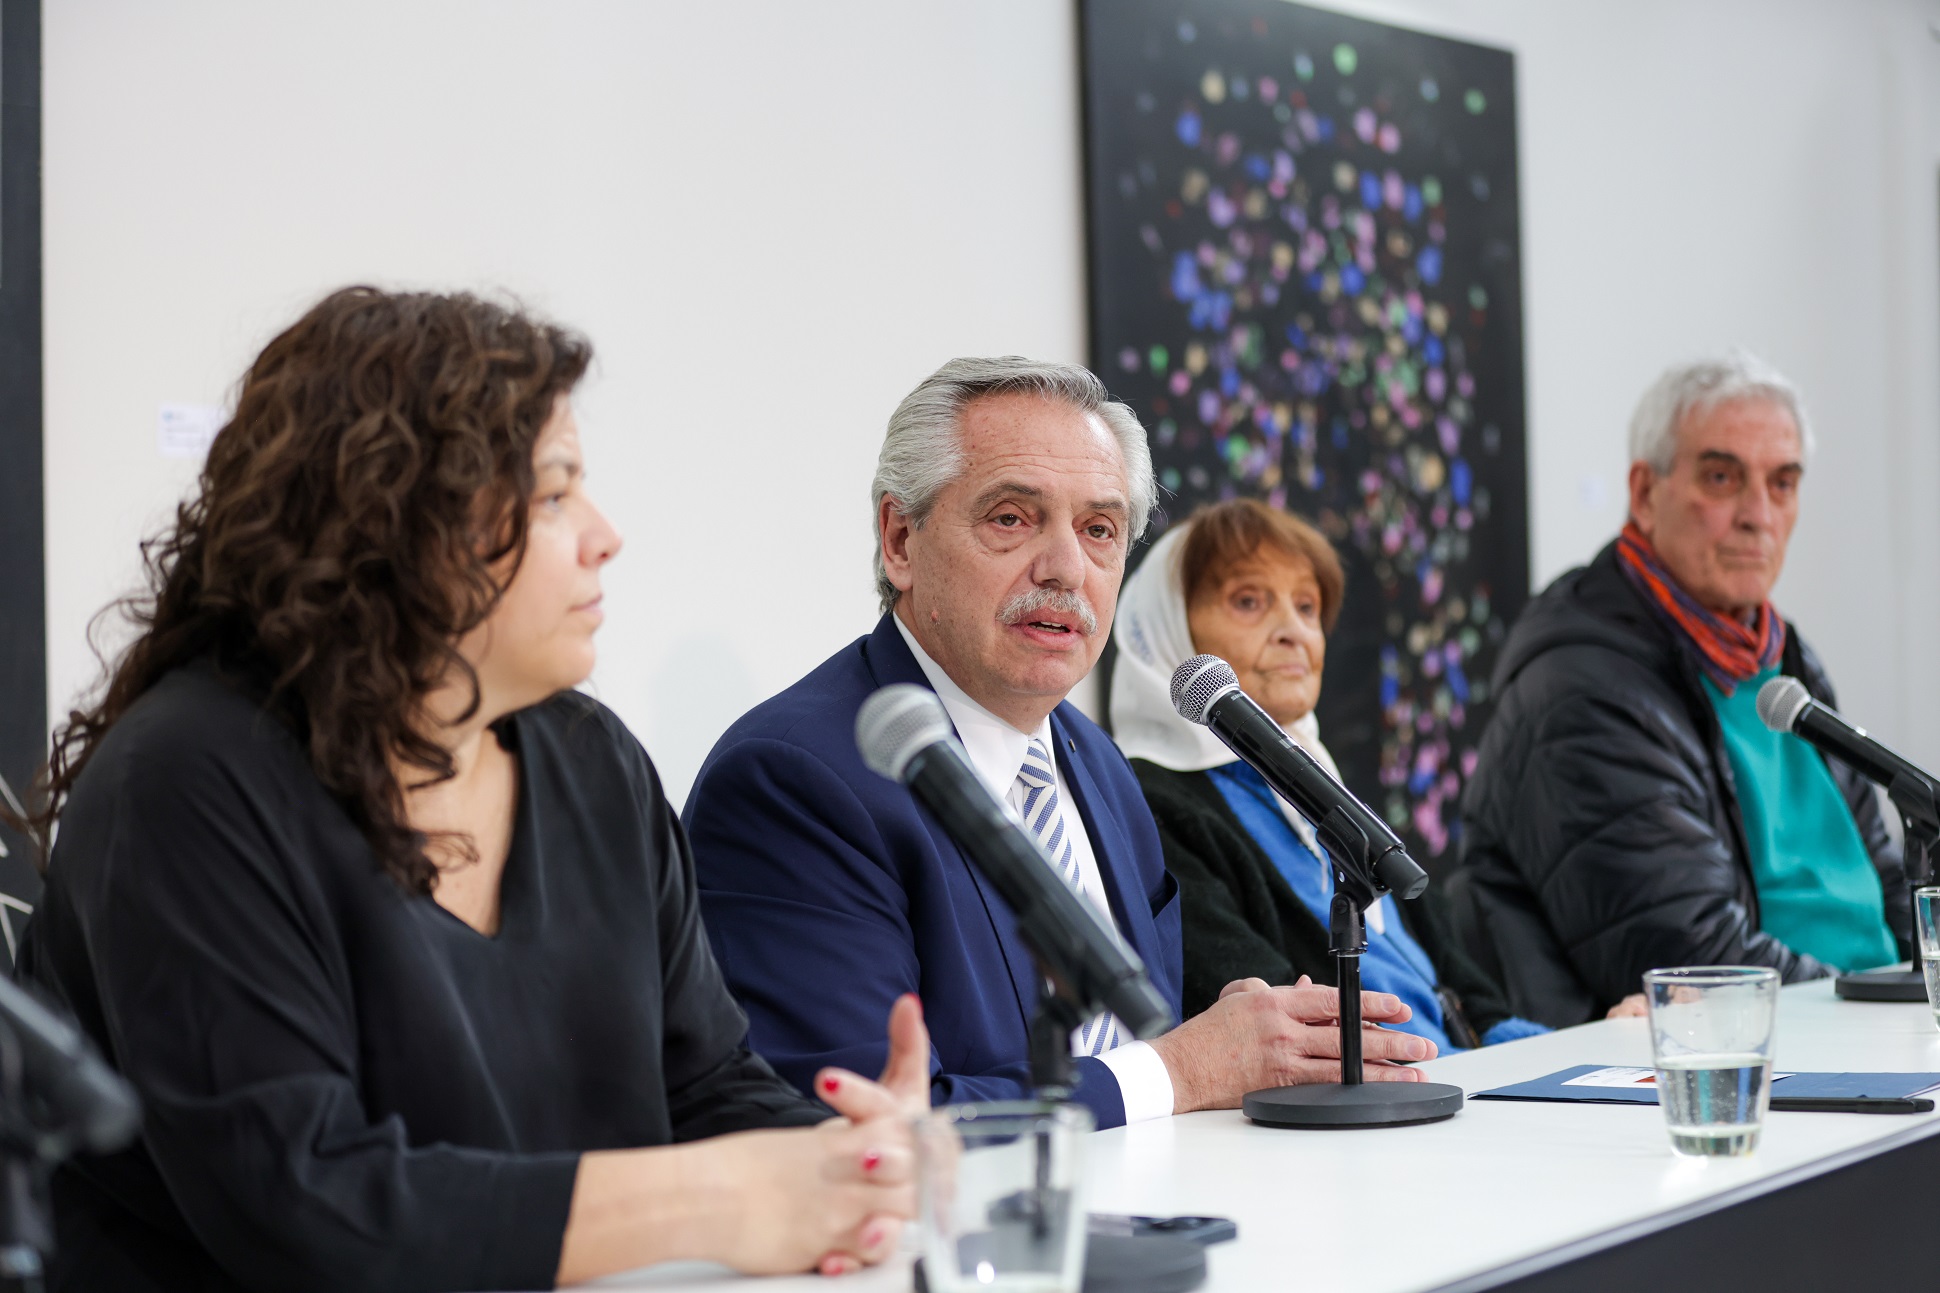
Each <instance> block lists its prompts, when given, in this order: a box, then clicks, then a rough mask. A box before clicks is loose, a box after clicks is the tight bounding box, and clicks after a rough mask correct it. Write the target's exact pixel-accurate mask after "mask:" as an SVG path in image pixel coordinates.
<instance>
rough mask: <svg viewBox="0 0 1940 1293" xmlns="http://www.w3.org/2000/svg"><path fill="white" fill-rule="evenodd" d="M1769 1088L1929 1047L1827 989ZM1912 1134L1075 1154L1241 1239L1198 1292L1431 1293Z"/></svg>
mask: <svg viewBox="0 0 1940 1293" xmlns="http://www.w3.org/2000/svg"><path fill="white" fill-rule="evenodd" d="M1592 1063H1594V1064H1623V1065H1648V1064H1649V1063H1650V1039H1649V1035H1648V1032H1647V1024H1646V1021H1644V1020H1642V1019H1620V1020H1608V1021H1604V1022H1599V1023H1593V1024H1585V1025H1582V1026H1581V1027H1577V1028H1571V1029H1567V1030H1565V1031H1562V1032H1558V1033H1551V1034H1549V1035H1547V1036H1542V1037H1532V1038H1528V1039H1526V1040H1523V1041H1519V1042H1511V1043H1509V1044H1507V1045H1504V1046H1493V1047H1488V1048H1486V1049H1483V1050H1479V1051H1472V1052H1468V1053H1466V1054H1461V1055H1452V1056H1449V1057H1447V1058H1445V1059H1438V1060H1433V1061H1431V1062H1429V1063H1426V1064H1423V1065H1421V1066H1420V1067H1421V1068H1422V1069H1423V1070H1424V1071H1425V1073H1426V1074H1427V1075H1428V1076H1429V1077H1430V1078H1432V1079H1433V1080H1436V1081H1441V1082H1453V1083H1455V1084H1457V1085H1459V1086H1461V1087H1463V1088H1464V1089H1465V1090H1467V1091H1469V1092H1470V1093H1471V1094H1473V1093H1474V1092H1477V1091H1486V1090H1489V1089H1490V1088H1493V1087H1499V1086H1505V1085H1508V1084H1509V1083H1512V1082H1521V1081H1526V1080H1528V1079H1530V1078H1536V1077H1541V1076H1543V1075H1544V1074H1547V1073H1553V1072H1555V1071H1557V1070H1559V1069H1564V1068H1568V1067H1570V1066H1571V1065H1575V1064H1592ZM1776 1067H1777V1069H1778V1070H1779V1071H1781V1072H1784V1071H1801V1072H1819V1071H1831V1072H1837V1071H1848V1072H1920V1071H1933V1072H1940V1029H1936V1027H1935V1024H1934V1019H1933V1015H1932V1013H1931V1012H1930V1011H1928V1010H1927V1009H1926V1007H1925V1006H1923V1005H1908V1004H1873V1003H1865V1002H1849V1001H1841V1000H1839V999H1838V998H1836V997H1835V996H1834V995H1833V993H1832V984H1831V982H1830V981H1819V982H1815V983H1806V984H1799V985H1797V986H1794V987H1790V988H1786V989H1785V990H1784V991H1783V992H1782V993H1781V994H1780V1006H1779V1023H1778V1046H1777V1062H1776ZM1936 1119H1940V1112H1935V1113H1931V1114H1913V1115H1893V1116H1881V1115H1862V1114H1823V1113H1773V1114H1769V1115H1767V1118H1766V1123H1765V1132H1764V1136H1763V1139H1762V1143H1761V1144H1760V1145H1759V1148H1758V1150H1757V1152H1756V1153H1755V1154H1752V1155H1751V1156H1749V1157H1747V1158H1742V1159H1712V1160H1695V1159H1684V1158H1679V1157H1677V1156H1676V1155H1674V1154H1673V1153H1672V1152H1671V1148H1670V1141H1669V1139H1668V1137H1667V1136H1666V1134H1665V1131H1664V1120H1663V1114H1662V1113H1661V1111H1660V1110H1659V1109H1657V1107H1656V1106H1654V1105H1642V1106H1636V1105H1592V1104H1540V1103H1530V1102H1520V1101H1516V1102H1512V1101H1500V1100H1472V1101H1470V1102H1469V1103H1468V1105H1467V1107H1465V1108H1464V1109H1463V1110H1462V1112H1461V1113H1459V1114H1457V1115H1456V1116H1455V1117H1454V1118H1452V1119H1449V1120H1448V1121H1446V1122H1440V1123H1434V1124H1431V1125H1429V1126H1425V1127H1400V1128H1394V1129H1386V1130H1372V1131H1284V1130H1277V1129H1273V1128H1267V1127H1256V1126H1254V1125H1253V1124H1251V1123H1249V1122H1247V1121H1246V1120H1245V1119H1244V1118H1243V1117H1241V1115H1240V1114H1239V1113H1238V1112H1237V1111H1232V1112H1216V1113H1196V1114H1187V1115H1183V1116H1181V1117H1176V1118H1168V1119H1160V1120H1158V1121H1154V1122H1148V1123H1142V1124H1139V1125H1137V1126H1133V1127H1123V1128H1117V1129H1114V1130H1111V1131H1103V1132H1098V1133H1095V1134H1094V1135H1093V1136H1092V1137H1091V1138H1090V1139H1089V1141H1088V1142H1087V1145H1086V1178H1087V1185H1088V1188H1089V1190H1090V1197H1089V1198H1088V1199H1087V1200H1086V1206H1087V1207H1088V1208H1089V1209H1090V1210H1091V1211H1093V1212H1130V1213H1147V1214H1156V1215H1178V1214H1191V1215H1216V1216H1224V1217H1231V1218H1232V1219H1234V1220H1235V1221H1236V1222H1238V1223H1239V1238H1238V1239H1237V1240H1234V1241H1232V1242H1229V1243H1224V1244H1219V1245H1216V1246H1214V1247H1213V1248H1211V1249H1210V1250H1209V1264H1210V1272H1209V1279H1208V1281H1207V1283H1206V1285H1205V1286H1204V1287H1205V1288H1206V1289H1208V1290H1210V1291H1211V1293H1220V1291H1222V1290H1240V1289H1246V1290H1253V1289H1265V1288H1290V1287H1295V1286H1298V1287H1302V1288H1313V1289H1330V1288H1353V1289H1356V1290H1365V1291H1366V1293H1388V1291H1392V1293H1403V1291H1404V1290H1408V1291H1417V1293H1418V1291H1421V1290H1430V1289H1439V1288H1442V1287H1444V1286H1446V1285H1449V1284H1451V1283H1456V1282H1461V1281H1464V1280H1465V1279H1467V1278H1470V1277H1474V1278H1475V1279H1476V1282H1477V1285H1478V1286H1481V1285H1485V1284H1487V1283H1490V1282H1493V1281H1492V1280H1491V1279H1490V1278H1489V1276H1488V1273H1490V1272H1499V1273H1500V1274H1501V1275H1502V1276H1504V1277H1507V1276H1508V1275H1509V1274H1510V1273H1511V1271H1512V1270H1513V1269H1514V1268H1515V1267H1517V1265H1518V1264H1519V1263H1528V1262H1531V1261H1532V1260H1534V1261H1536V1262H1538V1263H1540V1261H1541V1260H1542V1259H1543V1255H1544V1254H1553V1253H1554V1252H1555V1251H1556V1250H1558V1249H1566V1248H1569V1247H1570V1246H1572V1245H1582V1244H1585V1243H1586V1242H1589V1243H1594V1242H1595V1237H1597V1236H1609V1235H1611V1234H1613V1233H1617V1234H1621V1233H1622V1232H1624V1231H1626V1230H1634V1229H1650V1228H1653V1227H1654V1226H1655V1225H1658V1224H1662V1223H1664V1222H1665V1221H1667V1220H1671V1219H1675V1218H1677V1217H1680V1216H1686V1215H1692V1214H1695V1213H1699V1212H1702V1211H1705V1210H1706V1209H1707V1208H1715V1207H1719V1206H1725V1205H1727V1204H1729V1203H1730V1202H1732V1201H1733V1200H1734V1197H1736V1196H1741V1195H1746V1194H1749V1193H1754V1192H1756V1191H1757V1190H1758V1189H1760V1188H1761V1187H1771V1186H1775V1185H1778V1184H1781V1183H1783V1182H1784V1181H1786V1180H1787V1179H1790V1178H1802V1177H1809V1176H1811V1175H1814V1174H1815V1173H1818V1172H1822V1171H1825V1170H1828V1169H1829V1168H1830V1167H1832V1166H1835V1165H1837V1164H1839V1163H1841V1162H1844V1161H1847V1160H1850V1159H1853V1158H1857V1157H1863V1156H1865V1155H1867V1154H1868V1153H1870V1152H1876V1151H1878V1150H1881V1149H1883V1148H1885V1147H1887V1145H1888V1144H1890V1143H1892V1142H1896V1141H1899V1140H1902V1139H1904V1138H1906V1137H1907V1136H1908V1135H1909V1133H1911V1134H1913V1135H1918V1134H1920V1133H1921V1131H1922V1130H1923V1129H1928V1128H1929V1127H1930V1124H1932V1123H1933V1122H1934V1121H1935V1120H1936ZM910 1260H911V1259H910V1258H909V1257H907V1256H905V1257H903V1258H901V1259H899V1260H896V1261H892V1262H890V1263H887V1264H885V1265H884V1266H882V1267H878V1268H875V1269H872V1270H869V1271H865V1272H862V1273H860V1274H858V1275H854V1276H849V1277H845V1278H844V1279H842V1280H840V1281H837V1282H833V1283H831V1282H830V1281H828V1280H825V1279H822V1278H820V1277H815V1276H807V1277H798V1278H788V1279H775V1280H761V1281H758V1282H757V1281H746V1280H742V1279H739V1278H737V1277H735V1276H733V1275H731V1274H729V1273H728V1272H726V1271H723V1270H720V1269H719V1268H714V1267H707V1266H695V1265H691V1264H690V1265H681V1266H665V1267H658V1268H652V1269H648V1270H644V1271H638V1272H634V1273H631V1274H628V1275H624V1276H618V1277H615V1278H612V1279H609V1280H606V1281H602V1282H601V1284H600V1285H599V1286H600V1287H606V1288H638V1289H655V1290H662V1291H663V1293H664V1291H666V1290H685V1289H707V1290H720V1289H722V1288H723V1287H724V1286H728V1285H736V1284H741V1285H746V1286H747V1287H750V1288H759V1289H761V1290H763V1291H764V1293H768V1291H770V1290H772V1291H773V1293H796V1291H797V1290H800V1291H801V1293H807V1291H808V1290H816V1291H817V1293H836V1291H837V1290H844V1291H848V1293H888V1291H889V1290H905V1289H908V1288H909V1287H910V1274H909V1262H910Z"/></svg>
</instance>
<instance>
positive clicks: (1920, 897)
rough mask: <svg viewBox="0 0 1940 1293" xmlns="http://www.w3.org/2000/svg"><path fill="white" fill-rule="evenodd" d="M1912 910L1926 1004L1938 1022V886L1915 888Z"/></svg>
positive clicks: (1939, 928)
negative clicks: (1918, 945) (1918, 940)
mask: <svg viewBox="0 0 1940 1293" xmlns="http://www.w3.org/2000/svg"><path fill="white" fill-rule="evenodd" d="M1913 910H1914V912H1916V913H1917V918H1918V920H1919V922H1920V928H1919V930H1918V934H1919V938H1920V965H1921V967H1922V968H1923V969H1924V970H1925V971H1926V976H1927V1004H1928V1005H1929V1006H1932V1007H1933V1018H1934V1022H1935V1023H1940V888H1927V889H1915V890H1914V891H1913Z"/></svg>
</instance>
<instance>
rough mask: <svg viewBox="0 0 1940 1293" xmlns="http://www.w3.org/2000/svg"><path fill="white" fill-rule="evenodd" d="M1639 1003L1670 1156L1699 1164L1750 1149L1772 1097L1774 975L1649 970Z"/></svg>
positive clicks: (1759, 970) (1746, 970) (1752, 970)
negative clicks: (1643, 1003)
mask: <svg viewBox="0 0 1940 1293" xmlns="http://www.w3.org/2000/svg"><path fill="white" fill-rule="evenodd" d="M1644 996H1645V999H1646V1000H1647V1001H1648V1002H1649V1005H1650V1046H1651V1054H1652V1056H1653V1058H1654V1059H1655V1060H1656V1064H1657V1100H1658V1103H1659V1104H1661V1105H1663V1107H1664V1122H1665V1124H1666V1125H1667V1126H1668V1127H1669V1128H1670V1133H1671V1148H1672V1149H1674V1150H1676V1151H1677V1152H1678V1153H1680V1154H1689V1155H1691V1156H1693V1157H1698V1158H1721V1157H1722V1158H1730V1157H1736V1156H1737V1155H1740V1154H1749V1153H1751V1152H1752V1151H1753V1150H1754V1149H1757V1148H1758V1132H1759V1129H1760V1128H1762V1127H1763V1126H1764V1124H1765V1106H1766V1103H1767V1102H1768V1101H1769V1100H1770V1099H1771V1094H1772V1034H1773V1025H1774V1024H1775V1023H1776V1021H1777V1018H1778V971H1777V970H1770V969H1765V968H1763V967H1758V966H1743V965H1718V966H1693V967H1687V968H1683V969H1675V970H1650V971H1648V972H1646V973H1645V975H1644Z"/></svg>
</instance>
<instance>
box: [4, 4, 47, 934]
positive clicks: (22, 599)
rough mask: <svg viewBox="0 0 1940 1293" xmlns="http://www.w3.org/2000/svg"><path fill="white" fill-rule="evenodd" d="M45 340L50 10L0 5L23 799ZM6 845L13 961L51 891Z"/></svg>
mask: <svg viewBox="0 0 1940 1293" xmlns="http://www.w3.org/2000/svg"><path fill="white" fill-rule="evenodd" d="M40 337H41V332H40V5H39V3H38V0H0V778H4V779H5V780H6V781H7V782H8V783H9V784H10V785H12V786H14V787H16V788H21V789H23V790H24V787H25V786H26V783H27V781H28V779H29V778H30V777H31V776H32V774H33V771H34V769H35V768H36V767H38V766H39V764H40V761H41V759H42V758H43V757H44V755H45V754H46V750H47V620H46V610H45V606H46V593H45V588H44V582H43V581H44V578H45V576H44V573H43V571H44V559H43V553H42V546H43V539H42V513H41V426H40V424H41V379H40V369H41V363H40V356H41V339H40ZM0 846H4V847H5V848H6V849H7V851H8V853H9V856H7V857H5V858H0V921H5V922H6V928H5V930H4V931H0V933H4V935H5V939H4V944H3V946H4V948H5V950H6V952H7V953H8V954H9V956H10V955H11V952H12V948H13V938H14V935H16V934H17V933H18V931H19V927H20V916H21V910H20V909H21V907H22V906H24V905H28V904H32V903H34V902H37V901H39V893H40V880H39V877H38V875H37V874H36V873H35V871H34V869H33V867H32V866H31V865H30V864H29V861H28V857H29V853H28V846H27V842H26V841H25V840H24V839H22V838H21V837H20V836H19V835H17V834H15V833H13V832H10V831H8V830H7V829H6V828H5V827H4V826H0ZM0 968H4V967H0Z"/></svg>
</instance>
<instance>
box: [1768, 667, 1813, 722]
mask: <svg viewBox="0 0 1940 1293" xmlns="http://www.w3.org/2000/svg"><path fill="white" fill-rule="evenodd" d="M1811 703H1812V693H1811V692H1809V691H1807V690H1806V689H1805V684H1804V683H1802V682H1800V681H1799V680H1798V679H1797V678H1790V677H1787V676H1786V675H1784V674H1780V675H1779V676H1778V677H1776V678H1774V679H1772V680H1771V681H1770V682H1768V683H1766V684H1765V685H1764V686H1763V687H1760V688H1759V689H1758V717H1759V718H1761V719H1763V720H1764V721H1765V726H1766V727H1769V728H1771V729H1772V731H1774V732H1789V731H1791V730H1792V724H1794V723H1796V722H1798V721H1799V715H1800V714H1802V713H1804V712H1805V707H1806V706H1807V705H1810V704H1811Z"/></svg>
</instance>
